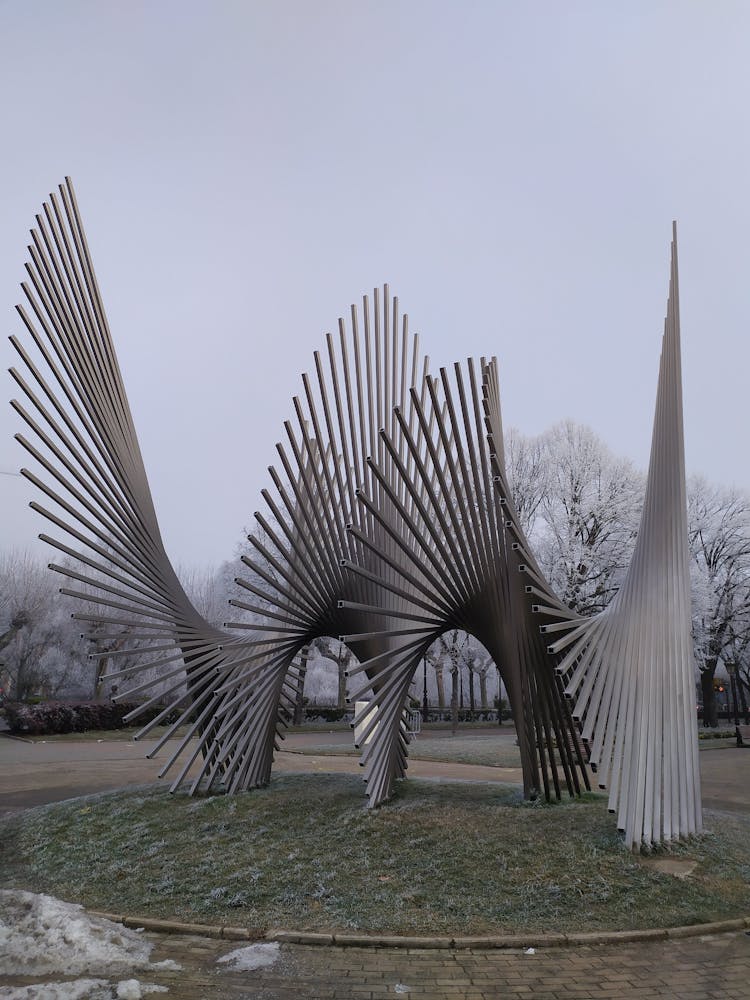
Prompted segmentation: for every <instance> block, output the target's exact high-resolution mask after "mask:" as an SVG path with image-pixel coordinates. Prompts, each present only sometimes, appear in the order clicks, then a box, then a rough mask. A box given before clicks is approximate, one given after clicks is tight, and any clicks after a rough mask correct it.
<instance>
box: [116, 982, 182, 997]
mask: <svg viewBox="0 0 750 1000" xmlns="http://www.w3.org/2000/svg"><path fill="white" fill-rule="evenodd" d="M148 993H169V990H168V989H167V987H166V986H152V985H150V984H147V983H139V982H138V980H137V979H123V980H122V982H119V983H118V984H117V988H116V990H115V996H116V997H117V1000H143V997H144V996H146V994H148Z"/></svg>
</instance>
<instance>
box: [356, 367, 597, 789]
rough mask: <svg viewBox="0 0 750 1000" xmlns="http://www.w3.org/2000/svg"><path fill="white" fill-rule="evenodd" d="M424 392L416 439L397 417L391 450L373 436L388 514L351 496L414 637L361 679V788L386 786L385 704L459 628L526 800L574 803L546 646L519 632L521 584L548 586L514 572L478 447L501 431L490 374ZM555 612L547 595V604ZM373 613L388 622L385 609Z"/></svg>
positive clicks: (510, 517)
mask: <svg viewBox="0 0 750 1000" xmlns="http://www.w3.org/2000/svg"><path fill="white" fill-rule="evenodd" d="M427 390H428V392H427V400H426V402H423V401H422V400H420V399H419V398H418V396H417V394H416V393H415V392H413V393H412V407H413V413H414V414H415V415H416V431H418V432H419V434H418V435H417V433H415V428H414V427H410V426H408V424H407V421H406V420H405V419H404V418H403V417H402V415H401V414H400V413H397V414H396V416H397V419H398V421H399V430H400V441H399V446H397V445H396V443H395V442H394V440H393V438H392V435H390V434H388V433H386V432H385V431H384V432H383V433H382V434H381V438H382V440H383V444H384V446H385V450H386V453H387V454H388V455H389V456H390V458H391V461H392V463H393V466H395V469H396V471H397V472H398V474H399V476H400V478H401V487H402V490H401V493H400V495H399V496H396V495H393V496H391V497H390V499H391V506H390V507H389V508H388V510H387V511H386V510H383V509H382V506H381V504H380V503H379V502H377V501H373V500H372V499H371V498H370V497H368V496H367V495H366V493H364V492H363V493H361V494H360V500H361V502H362V504H363V506H364V507H365V510H366V511H367V512H368V514H370V515H371V517H372V519H373V521H372V522H369V523H373V522H374V523H376V524H379V525H380V526H381V528H382V529H384V530H386V529H387V530H388V531H389V532H390V533H391V534H392V535H393V536H394V537H395V538H396V539H397V541H398V546H399V559H398V560H394V561H393V564H392V566H391V569H392V571H393V573H394V574H395V577H394V576H393V575H392V576H391V577H390V578H389V579H386V578H384V577H383V578H381V579H380V586H381V588H382V590H383V591H386V592H390V593H394V591H395V589H396V588H399V589H400V590H401V589H403V588H405V587H409V588H411V594H412V598H411V607H410V608H409V609H408V615H406V617H408V619H409V620H410V621H411V622H412V627H411V628H410V629H409V630H408V634H404V635H403V636H402V639H401V642H400V644H399V647H398V648H397V649H394V651H393V654H392V656H391V657H390V659H389V660H388V661H385V662H384V661H383V660H382V659H380V658H376V660H375V662H372V663H370V662H366V663H364V664H363V669H368V668H372V669H376V670H377V671H378V674H377V676H378V677H379V679H380V680H381V682H382V684H383V691H384V692H386V693H384V694H382V695H381V693H380V691H376V692H375V694H374V697H373V701H372V702H371V705H374V706H375V708H376V709H377V712H376V713H375V714H374V715H373V717H372V718H373V726H374V723H375V721H376V720H377V721H378V723H379V725H378V728H377V729H376V730H375V729H374V728H373V733H372V739H371V742H370V743H369V744H368V746H367V749H366V751H365V762H366V765H367V766H368V769H369V770H368V778H369V780H370V782H371V783H372V782H376V783H377V787H378V788H379V789H380V788H383V789H385V790H386V791H387V789H388V788H389V785H390V781H391V780H392V775H391V769H392V767H393V756H392V751H391V741H390V739H389V731H392V730H393V729H394V728H395V727H396V725H397V723H398V718H397V715H396V713H395V711H394V710H393V709H392V707H391V701H387V700H386V698H392V700H393V704H395V703H397V701H398V698H403V697H404V695H405V692H406V691H407V690H408V685H409V683H410V681H411V679H412V676H413V674H414V671H415V669H416V667H417V665H418V663H419V661H420V660H421V658H422V656H423V655H424V653H425V651H426V649H427V647H428V646H429V644H430V643H431V642H432V641H433V639H434V638H435V637H436V636H437V635H439V634H441V633H442V632H444V631H446V630H448V629H452V628H460V629H464V630H465V631H467V632H469V633H471V634H472V635H474V636H475V637H476V638H478V639H479V640H480V641H481V642H482V643H483V644H484V645H485V647H486V648H487V650H488V651H489V653H490V655H491V656H492V657H493V659H494V660H495V662H496V663H497V664H498V666H499V667H500V670H501V673H502V676H503V680H504V682H505V685H506V688H507V690H508V694H509V697H510V701H511V705H512V709H513V714H514V718H515V720H516V728H517V731H518V737H519V746H520V749H521V759H522V765H523V774H524V787H525V792H526V794H527V795H535V794H537V793H538V792H540V791H543V793H544V795H545V797H547V798H551V797H557V798H559V797H560V795H561V789H562V783H564V784H565V786H566V788H567V790H568V792H569V793H570V794H577V793H578V792H580V790H581V788H582V787H584V786H585V787H588V784H587V781H588V779H587V774H586V769H585V760H584V754H583V749H582V747H581V746H580V743H579V741H578V739H577V734H576V730H575V726H574V725H573V721H572V719H571V717H570V713H569V711H568V708H567V705H566V704H565V701H564V699H563V698H562V696H561V690H560V685H559V681H558V680H557V678H556V676H555V673H554V670H553V669H552V665H551V664H550V662H549V658H548V656H547V654H546V649H545V645H546V644H545V643H544V642H543V641H541V640H539V639H537V638H536V637H537V636H538V630H537V631H536V632H534V631H532V630H529V629H528V628H525V627H524V625H525V621H524V615H525V610H524V605H525V601H524V588H525V586H526V585H527V581H528V580H529V579H530V578H531V579H535V580H537V582H538V584H539V586H541V587H546V584H545V583H544V581H543V578H542V577H541V572H540V571H539V570H538V567H536V564H535V563H532V562H531V561H530V559H526V562H527V563H528V564H529V565H527V572H526V573H525V574H522V573H521V572H520V570H521V567H522V565H523V564H522V557H523V554H524V549H525V547H527V546H526V540H525V537H524V535H523V532H522V530H521V528H520V525H519V523H518V519H517V517H516V515H515V512H514V508H513V505H512V502H510V500H509V491H508V486H507V481H506V479H505V470H504V467H503V466H502V452H501V451H499V452H498V450H497V449H495V450H494V451H490V449H489V448H488V445H487V440H488V439H487V438H486V436H485V424H486V425H487V427H489V428H490V429H491V435H490V439H492V435H493V434H494V436H495V437H497V435H498V434H499V433H500V428H501V420H500V406H499V403H500V398H499V391H498V387H497V376H496V365H495V363H494V362H493V363H491V364H490V365H489V366H484V368H483V372H482V383H481V384H480V382H479V379H478V377H477V373H476V368H475V365H474V363H473V362H472V361H469V362H468V363H467V366H466V372H464V369H463V368H462V366H461V365H458V364H456V365H454V367H453V372H452V377H451V376H450V375H449V373H448V372H447V371H446V370H445V369H442V370H441V372H440V379H439V380H437V379H429V380H428V382H427ZM404 450H405V452H406V455H408V457H409V459H410V461H409V462H408V463H407V461H406V460H405V456H404ZM370 465H371V469H372V472H373V476H374V479H375V481H376V483H377V484H378V485H379V486H380V488H381V493H380V495H381V496H382V495H383V494H385V495H388V488H389V477H388V475H386V473H385V472H384V471H383V470H382V469H381V467H380V465H379V464H378V463H377V462H374V461H371V463H370ZM390 474H391V475H392V470H391V473H390ZM404 496H406V497H408V498H409V501H410V502H409V504H408V505H407V504H405V503H404V501H403V497H404ZM352 531H355V529H352ZM532 567H534V568H536V570H537V575H536V576H534V575H532V573H531V570H532ZM417 597H418V598H419V600H417V599H416V598H417ZM553 602H556V599H555V598H554V597H553V596H552V595H550V597H549V601H548V602H547V603H549V604H552V603H553ZM345 603H346V602H345ZM556 605H557V607H558V608H559V609H561V613H562V614H567V616H568V617H569V616H570V612H568V611H567V610H566V609H563V608H562V605H560V604H559V602H556ZM382 613H383V614H387V613H388V612H387V610H386V609H385V608H383V611H382ZM405 614H406V609H402V610H401V615H402V616H404V615H405ZM357 638H358V637H357V636H356V635H354V636H348V637H347V639H348V640H350V641H352V640H356V639H357ZM392 692H393V694H392ZM383 719H385V721H386V725H383V724H382V720H383ZM561 778H562V782H561Z"/></svg>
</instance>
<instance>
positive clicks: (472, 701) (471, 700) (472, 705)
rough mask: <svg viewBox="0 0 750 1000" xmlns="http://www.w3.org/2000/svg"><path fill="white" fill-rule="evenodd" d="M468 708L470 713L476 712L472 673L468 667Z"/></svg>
mask: <svg viewBox="0 0 750 1000" xmlns="http://www.w3.org/2000/svg"><path fill="white" fill-rule="evenodd" d="M469 708H470V709H471V711H472V713H474V712H476V709H477V699H476V697H475V695H474V671H473V669H472V668H471V667H469Z"/></svg>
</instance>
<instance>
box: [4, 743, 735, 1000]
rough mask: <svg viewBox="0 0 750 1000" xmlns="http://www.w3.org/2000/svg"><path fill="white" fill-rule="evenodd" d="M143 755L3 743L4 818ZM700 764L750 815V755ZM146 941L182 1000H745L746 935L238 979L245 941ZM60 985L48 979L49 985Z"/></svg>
mask: <svg viewBox="0 0 750 1000" xmlns="http://www.w3.org/2000/svg"><path fill="white" fill-rule="evenodd" d="M314 736H315V739H316V740H317V741H318V742H319V743H321V742H331V739H330V737H329V734H323V736H322V737H321V735H320V734H314ZM337 738H338V737H337ZM311 742H312V743H313V744H314V740H312V739H311V738H310V737H303V738H302V739H300V740H299V745H298V746H296V747H295V746H294V745H293V740H292V741H291V742H290V741H288V742H287V746H289V748H290V749H296V750H302V751H304V750H305V749H308V751H309V749H310V748H311V746H310V745H311ZM142 753H143V750H142V747H141V745H133V744H130V743H128V742H125V741H123V742H119V741H112V742H108V743H96V742H76V743H74V742H52V741H50V742H46V743H42V742H38V743H25V742H21V741H17V740H11V739H8V738H0V775H1V776H2V789H3V793H2V796H0V812H3V811H5V812H13V811H17V810H19V809H22V808H27V807H28V806H30V805H35V804H38V803H41V802H50V801H57V800H59V799H62V798H68V797H70V796H73V795H81V794H86V793H90V792H92V791H101V790H104V789H108V788H117V787H123V786H126V785H133V784H144V783H148V782H151V781H153V780H154V776H155V773H156V772H157V771H158V767H159V765H158V764H157V763H156V762H155V761H146V760H144V759H143V756H142ZM700 759H701V771H702V776H703V791H704V804H705V805H706V806H707V807H710V808H714V809H720V810H725V811H732V812H744V813H748V812H750V792H749V789H750V753H747V752H746V751H743V750H732V749H724V750H716V751H706V752H703V753H701V757H700ZM276 769H277V770H278V771H280V772H283V771H302V770H309V771H334V770H335V771H343V772H357V771H358V770H359V768H358V763H357V760H356V758H353V757H345V756H340V757H339V756H333V757H331V756H322V755H321V756H316V755H315V754H314V753H309V752H308V753H307V754H304V753H302V754H300V753H281V754H279V755H278V756H277V767H276ZM409 772H410V774H413V775H414V776H424V777H432V778H443V779H446V780H449V779H450V780H455V779H457V778H458V779H466V780H472V779H473V780H498V781H505V782H507V781H514V780H516V781H517V780H520V772H518V771H517V770H514V769H512V768H510V769H509V768H490V767H474V766H471V765H461V764H439V763H436V762H428V761H424V762H418V761H413V762H412V764H411V765H410V768H409ZM148 936H149V937H150V938H151V939H152V940H153V941H154V942H155V944H156V948H155V950H154V954H153V956H152V958H153V960H154V961H157V962H158V961H160V960H162V959H165V958H171V959H173V960H175V961H177V962H178V963H179V964H180V965H182V966H183V970H182V971H181V972H166V971H163V970H154V971H153V972H146V973H140V974H136V975H138V978H139V979H140V980H141V981H142V982H144V983H152V984H155V985H161V986H164V987H167V988H168V989H169V994H168V996H170V997H174V998H179V1000H213V998H216V1000H223V998H228V1000H229V998H231V1000H239V998H247V1000H250V998H258V1000H275V998H278V1000H291V998H302V1000H308V998H309V1000H314V998H339V997H347V998H351V1000H364V998H381V997H383V998H384V997H393V996H397V995H403V996H414V997H419V998H420V1000H421V998H428V997H434V998H461V997H465V998H473V1000H479V998H490V997H491V998H500V997H502V998H507V997H516V996H518V997H523V996H528V997H533V998H540V1000H541V998H549V1000H553V998H560V1000H562V998H578V1000H583V998H597V997H598V998H605V997H606V998H618V997H622V998H630V997H635V998H651V997H653V998H657V997H672V998H676V1000H693V998H694V1000H698V998H714V997H715V998H726V1000H733V998H736V1000H750V936H749V935H748V934H747V933H745V932H742V931H740V932H736V933H726V934H720V935H709V936H706V937H699V938H695V937H690V938H685V939H677V940H673V939H670V940H664V941H648V942H640V943H632V944H621V945H614V946H613V945H599V946H586V947H575V948H572V947H567V948H550V949H538V950H537V951H536V952H535V953H534V954H527V953H525V952H523V951H519V950H500V949H495V950H483V951H478V950H456V951H453V950H426V949H425V950H404V949H390V948H340V947H325V948H318V947H310V946H303V945H291V944H284V945H281V946H280V949H279V953H278V959H277V960H276V962H275V963H274V964H273V965H271V966H269V967H267V968H264V969H258V970H256V971H253V972H236V971H235V972H233V971H230V970H228V968H227V966H225V965H217V964H216V960H217V958H219V957H221V956H222V955H225V954H227V953H228V952H230V951H232V950H234V948H236V947H242V942H237V943H236V944H233V943H231V942H227V941H221V940H211V939H204V938H196V937H191V936H188V935H148ZM60 978H61V977H59V976H57V977H47V981H49V980H53V979H56V980H59V979H60ZM117 978H118V979H121V978H124V977H122V976H120V977H117ZM42 981H43V978H42V977H34V978H33V979H23V978H22V977H21V978H19V977H13V978H12V979H11V978H8V977H3V976H2V975H0V997H2V996H3V995H4V994H3V989H4V988H7V987H10V986H22V985H25V984H31V983H32V982H33V983H40V982H42ZM112 981H113V982H116V981H117V979H114V980H112ZM16 995H18V994H16ZM165 995H167V994H165ZM31 996H33V994H32V995H31Z"/></svg>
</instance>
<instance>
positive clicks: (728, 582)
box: [688, 477, 750, 726]
mask: <svg viewBox="0 0 750 1000" xmlns="http://www.w3.org/2000/svg"><path fill="white" fill-rule="evenodd" d="M688 532H689V536H690V553H691V557H692V561H691V577H692V579H691V583H692V590H693V638H694V643H695V653H696V659H697V661H698V666H699V669H700V681H701V692H702V695H703V713H704V714H703V718H704V722H705V723H706V724H707V725H710V726H715V725H717V721H718V720H717V716H716V700H715V697H714V686H713V682H714V675H715V673H716V668H717V666H718V664H719V663H720V662H724V663H731V664H732V666H734V664H735V663H737V662H740V663H741V662H742V660H743V657H744V656H745V655H746V650H747V645H748V642H750V638H749V637H748V629H749V627H750V497H748V495H747V494H745V493H742V492H741V491H739V490H735V489H725V488H723V487H716V486H711V485H710V484H709V483H707V482H706V480H705V479H702V478H700V477H696V478H693V479H691V481H690V483H689V489H688Z"/></svg>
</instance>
